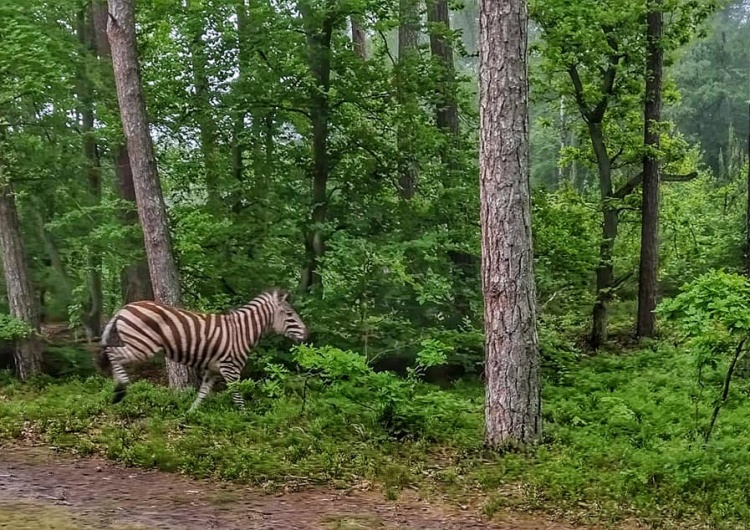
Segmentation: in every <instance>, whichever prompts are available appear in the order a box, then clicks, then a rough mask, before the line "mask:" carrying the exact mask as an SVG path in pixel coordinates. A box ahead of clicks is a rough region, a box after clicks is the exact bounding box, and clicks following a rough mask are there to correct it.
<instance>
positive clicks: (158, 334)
mask: <svg viewBox="0 0 750 530" xmlns="http://www.w3.org/2000/svg"><path fill="white" fill-rule="evenodd" d="M287 298H288V295H287V294H286V293H284V292H282V291H279V290H274V291H268V292H265V293H263V294H261V295H259V296H258V297H256V298H255V299H254V300H252V301H251V302H250V303H249V304H247V305H244V306H242V307H240V308H238V309H235V310H232V311H229V312H228V313H223V314H215V313H210V314H203V313H194V312H191V311H186V310H184V309H178V308H175V307H170V306H167V305H164V304H159V303H157V302H151V301H141V302H133V303H130V304H127V305H126V306H124V307H123V308H121V309H120V310H119V311H118V312H117V313H115V315H114V316H113V317H112V319H111V320H110V321H109V323H108V324H107V326H106V327H105V328H104V333H103V334H102V350H101V352H100V354H99V356H98V358H97V364H98V365H99V367H100V369H101V370H102V371H107V370H108V369H111V372H112V375H113V376H114V378H115V381H116V382H117V386H116V387H115V395H114V398H113V402H115V403H117V402H118V401H120V400H122V398H124V397H125V392H126V387H127V385H128V383H129V379H128V375H127V372H126V371H125V368H124V367H125V365H127V364H129V363H134V362H143V361H146V360H148V359H149V358H151V357H153V355H154V354H156V353H158V352H160V351H163V352H164V355H165V356H166V357H168V358H169V359H171V360H173V361H175V362H177V363H180V364H183V365H186V366H189V367H192V368H200V369H202V370H204V376H203V382H202V384H201V387H200V390H199V391H198V397H196V399H195V401H194V402H193V404H192V406H191V407H190V409H191V410H193V409H195V408H196V407H197V406H198V405H199V404H200V402H201V401H203V399H204V398H205V397H206V396H207V395H208V394H209V393H210V392H211V388H212V387H213V385H214V384H215V383H216V381H218V380H219V379H220V378H223V379H224V381H226V382H227V383H232V382H234V381H237V380H238V379H239V377H240V372H241V371H242V368H243V367H244V366H245V362H246V361H247V356H248V354H249V353H250V350H251V349H252V348H253V346H255V344H256V343H257V342H258V340H259V339H260V338H261V337H262V336H263V334H264V333H265V332H266V331H274V332H276V333H279V334H283V335H285V336H286V337H289V338H290V339H292V340H295V341H298V342H299V341H303V340H305V339H306V338H307V335H308V331H307V327H306V326H305V324H304V323H303V322H302V319H300V317H299V315H298V314H297V312H296V311H295V310H294V309H293V308H292V306H291V305H290V304H289V302H288V300H287ZM232 399H233V400H234V403H235V405H237V407H239V408H242V407H244V400H243V399H242V396H241V395H240V394H239V393H237V392H233V393H232Z"/></svg>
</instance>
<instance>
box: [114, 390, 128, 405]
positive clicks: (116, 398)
mask: <svg viewBox="0 0 750 530" xmlns="http://www.w3.org/2000/svg"><path fill="white" fill-rule="evenodd" d="M125 394H126V389H125V387H124V386H120V385H117V386H116V387H115V394H114V395H113V396H112V404H113V405H114V404H116V403H119V402H120V401H122V400H123V398H124V397H125Z"/></svg>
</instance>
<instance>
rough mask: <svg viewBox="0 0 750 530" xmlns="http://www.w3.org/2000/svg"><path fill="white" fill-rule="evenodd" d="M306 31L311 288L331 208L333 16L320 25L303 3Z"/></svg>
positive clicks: (307, 279)
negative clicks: (310, 155)
mask: <svg viewBox="0 0 750 530" xmlns="http://www.w3.org/2000/svg"><path fill="white" fill-rule="evenodd" d="M300 10H301V11H302V16H303V17H304V19H305V31H306V32H307V45H308V62H309V67H310V71H311V73H312V76H313V79H314V80H315V86H314V87H313V89H312V90H311V91H310V114H311V117H312V136H313V137H312V146H313V168H312V188H311V192H312V193H311V194H312V216H311V220H312V228H311V229H309V230H308V231H307V234H306V236H305V247H306V251H307V264H306V265H305V267H304V269H303V271H302V279H301V282H300V287H301V289H303V290H309V289H312V288H315V287H317V286H320V285H321V284H322V279H321V275H320V258H321V257H322V256H323V253H324V252H325V241H324V236H323V231H322V228H321V225H322V224H323V223H325V221H326V218H327V210H328V193H327V186H328V173H329V169H330V166H329V159H328V120H329V113H330V106H329V101H328V91H329V90H330V87H331V37H332V35H333V20H332V18H331V15H330V14H326V16H325V17H324V19H323V23H322V25H321V26H318V25H317V24H316V23H315V21H314V19H313V17H312V14H311V13H310V8H309V6H306V5H305V4H303V3H301V4H300Z"/></svg>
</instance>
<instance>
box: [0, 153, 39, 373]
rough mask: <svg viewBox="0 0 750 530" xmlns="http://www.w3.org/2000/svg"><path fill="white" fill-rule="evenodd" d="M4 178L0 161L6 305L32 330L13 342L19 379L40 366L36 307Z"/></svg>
mask: <svg viewBox="0 0 750 530" xmlns="http://www.w3.org/2000/svg"><path fill="white" fill-rule="evenodd" d="M6 178H7V177H5V176H4V175H3V168H2V165H0V251H2V254H3V256H2V260H3V275H4V277H5V287H6V290H7V293H8V306H9V309H10V314H11V316H13V317H15V318H17V319H19V320H23V321H24V322H26V323H27V324H29V326H31V328H32V329H33V330H34V332H33V334H32V335H31V336H30V337H29V338H28V339H25V340H21V341H19V342H18V343H17V344H16V349H15V352H14V356H13V359H14V361H15V365H16V374H17V375H18V377H19V378H20V379H21V380H22V381H26V380H28V379H29V377H31V376H33V375H34V374H36V373H38V372H39V371H40V370H41V366H42V342H41V339H40V337H39V308H38V306H37V300H36V296H35V294H34V289H33V286H32V285H31V280H30V277H29V266H28V262H27V260H26V253H25V250H24V244H23V237H22V235H21V227H20V225H19V222H18V213H17V211H16V199H15V196H14V195H13V190H12V188H11V186H10V184H9V183H8V181H7V180H5V179H6Z"/></svg>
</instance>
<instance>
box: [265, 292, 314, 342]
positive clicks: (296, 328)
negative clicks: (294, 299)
mask: <svg viewBox="0 0 750 530" xmlns="http://www.w3.org/2000/svg"><path fill="white" fill-rule="evenodd" d="M273 299H274V301H275V302H276V303H275V309H274V312H273V315H272V319H273V321H272V322H271V326H272V327H273V330H274V331H275V332H276V333H278V334H280V335H284V336H285V337H287V338H290V339H292V340H293V341H295V342H302V341H304V340H306V339H307V337H308V336H309V332H308V330H307V326H305V323H304V322H302V319H301V318H300V316H299V315H298V314H297V312H296V311H295V310H294V308H293V307H292V304H290V303H289V293H288V292H286V291H283V290H281V289H276V290H274V291H273Z"/></svg>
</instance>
